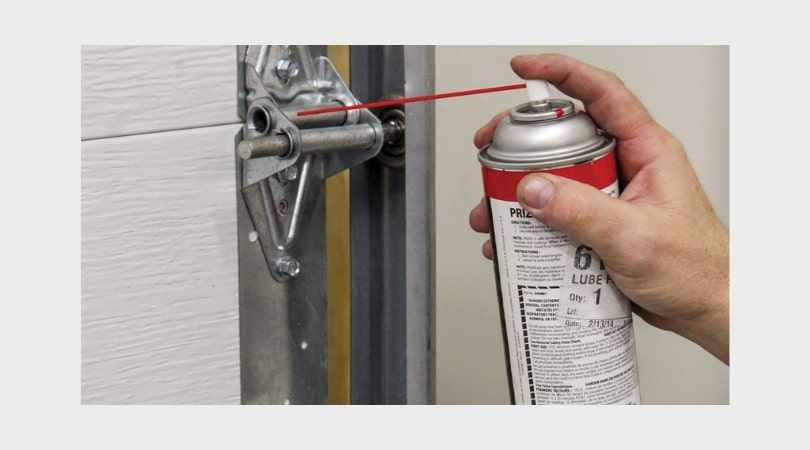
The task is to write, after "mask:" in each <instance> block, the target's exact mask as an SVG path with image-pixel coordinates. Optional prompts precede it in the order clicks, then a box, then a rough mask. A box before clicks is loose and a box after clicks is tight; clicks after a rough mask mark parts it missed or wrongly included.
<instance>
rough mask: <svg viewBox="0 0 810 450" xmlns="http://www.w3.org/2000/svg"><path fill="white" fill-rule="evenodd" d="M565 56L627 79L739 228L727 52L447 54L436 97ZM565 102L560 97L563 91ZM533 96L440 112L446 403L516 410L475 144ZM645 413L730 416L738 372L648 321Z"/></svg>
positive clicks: (465, 50) (448, 102) (459, 104)
mask: <svg viewBox="0 0 810 450" xmlns="http://www.w3.org/2000/svg"><path fill="white" fill-rule="evenodd" d="M551 51H553V52H562V53H566V54H569V55H571V56H574V57H576V58H579V59H582V60H584V61H586V62H588V63H590V64H593V65H596V66H600V67H603V68H605V69H608V70H611V71H613V72H614V73H616V74H617V75H618V76H619V77H620V78H622V80H624V82H625V84H626V85H627V86H628V87H629V88H630V89H631V90H632V91H633V92H635V94H636V95H637V96H638V97H639V98H640V99H641V100H642V102H644V103H645V104H646V105H647V107H648V109H649V110H650V112H651V113H652V115H653V116H654V117H655V118H656V119H657V120H658V121H659V122H660V123H662V124H663V125H664V126H665V127H667V128H668V129H669V130H671V131H672V132H673V133H675V135H677V136H678V137H679V138H680V139H681V141H682V142H683V143H684V145H685V146H686V149H687V152H688V154H689V157H690V158H691V160H692V162H693V164H694V165H695V168H696V170H697V173H698V175H699V176H700V179H701V182H702V183H703V185H704V187H705V188H706V189H707V191H708V194H709V197H710V199H711V201H712V203H713V205H714V207H715V208H716V210H717V212H718V214H719V215H720V217H721V219H722V220H723V221H724V222H725V223H726V224H728V223H729V170H728V164H729V162H728V161H729V137H728V136H729V93H728V92H729V91H728V83H729V53H728V47H726V46H675V47H668V46H573V47H560V46H555V47H550V46H549V47H544V46H519V47H518V46H439V47H437V49H436V91H437V92H448V91H454V90H462V89H475V88H481V87H488V86H495V85H503V84H512V83H517V82H519V81H520V80H519V79H518V78H517V76H516V75H515V74H514V73H513V72H512V71H511V69H510V67H509V60H510V59H511V57H513V56H515V55H518V54H524V53H541V52H551ZM554 92H556V91H554ZM523 101H525V91H523V90H518V91H508V92H499V93H492V94H485V95H478V96H471V97H457V98H452V99H445V100H440V101H438V102H437V103H436V151H437V155H436V243H437V249H436V260H437V329H438V332H437V333H438V336H437V340H438V342H437V352H438V355H437V360H438V367H437V393H438V394H437V402H438V403H440V404H501V403H507V402H508V401H509V399H508V391H507V381H506V367H505V362H504V351H503V344H502V342H501V337H500V329H499V323H498V309H497V308H498V307H497V300H496V293H495V278H494V274H493V269H492V265H491V262H490V261H488V260H485V259H484V258H483V257H482V256H481V251H480V249H481V244H482V243H483V242H484V240H485V236H482V235H479V234H477V233H475V232H473V231H471V230H470V228H469V225H468V223H467V217H468V213H469V211H470V209H471V208H472V206H473V205H475V204H476V203H477V202H478V201H479V200H480V199H481V196H482V187H481V180H480V166H479V165H478V161H477V159H476V157H475V148H474V146H473V144H472V137H473V134H474V133H475V131H476V130H477V129H478V128H479V127H480V126H481V125H483V124H484V123H486V122H487V121H488V120H489V119H490V118H491V117H492V116H493V115H494V114H495V113H497V112H498V111H501V110H503V109H506V108H508V107H511V106H514V105H516V104H518V103H521V102H523ZM635 329H636V346H637V354H638V364H639V377H640V383H641V395H642V402H643V403H645V404H727V403H728V401H729V379H728V377H729V370H728V367H727V366H725V365H724V364H722V363H720V362H719V361H717V360H716V359H714V358H713V357H712V356H709V355H708V354H707V353H705V352H704V351H703V350H701V349H700V348H699V347H697V346H696V345H694V344H692V343H691V342H689V341H686V340H684V339H682V338H680V337H678V336H675V335H673V334H672V333H667V332H663V331H661V330H658V329H654V328H652V327H650V326H649V325H647V324H646V323H644V322H643V321H642V320H641V319H639V318H636V321H635Z"/></svg>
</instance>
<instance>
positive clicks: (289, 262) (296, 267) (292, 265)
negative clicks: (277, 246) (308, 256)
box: [276, 255, 301, 277]
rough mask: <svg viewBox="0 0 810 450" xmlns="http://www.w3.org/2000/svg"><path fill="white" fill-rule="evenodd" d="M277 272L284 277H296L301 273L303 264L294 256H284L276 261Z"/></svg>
mask: <svg viewBox="0 0 810 450" xmlns="http://www.w3.org/2000/svg"><path fill="white" fill-rule="evenodd" d="M276 270H278V272H279V273H280V274H282V275H284V276H288V277H294V276H296V275H298V272H300V271H301V263H299V262H298V260H297V259H295V258H293V257H292V256H286V255H285V256H282V257H281V258H278V259H276Z"/></svg>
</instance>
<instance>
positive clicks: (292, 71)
mask: <svg viewBox="0 0 810 450" xmlns="http://www.w3.org/2000/svg"><path fill="white" fill-rule="evenodd" d="M276 75H277V76H278V77H279V78H280V79H281V81H287V80H289V79H290V78H292V77H294V76H296V75H298V63H297V62H295V61H293V60H290V59H280V60H279V61H278V63H276Z"/></svg>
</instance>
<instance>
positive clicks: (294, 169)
mask: <svg viewBox="0 0 810 450" xmlns="http://www.w3.org/2000/svg"><path fill="white" fill-rule="evenodd" d="M276 178H278V181H293V180H295V179H296V178H298V166H295V165H292V166H290V167H287V168H286V169H284V170H282V171H281V172H277V173H276Z"/></svg>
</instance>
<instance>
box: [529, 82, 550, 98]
mask: <svg viewBox="0 0 810 450" xmlns="http://www.w3.org/2000/svg"><path fill="white" fill-rule="evenodd" d="M526 91H527V93H528V94H529V101H532V102H533V101H543V100H548V99H549V98H550V97H551V89H550V88H549V86H548V81H545V80H526Z"/></svg>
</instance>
